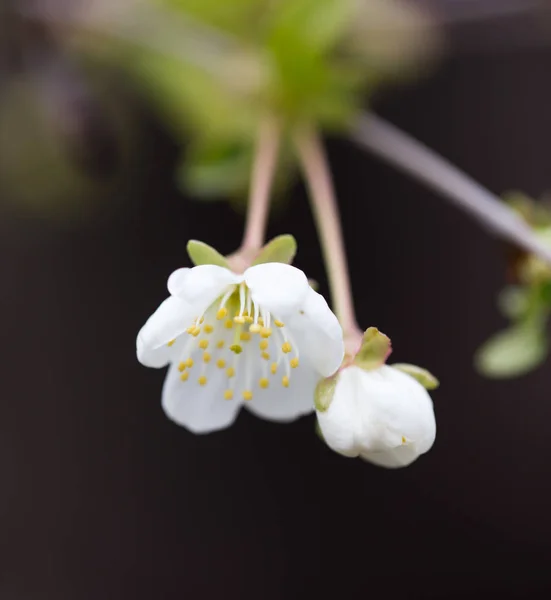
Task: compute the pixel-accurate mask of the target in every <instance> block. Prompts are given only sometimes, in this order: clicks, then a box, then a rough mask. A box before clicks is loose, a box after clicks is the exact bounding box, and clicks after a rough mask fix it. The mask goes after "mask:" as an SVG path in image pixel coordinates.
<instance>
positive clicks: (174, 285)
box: [166, 267, 191, 296]
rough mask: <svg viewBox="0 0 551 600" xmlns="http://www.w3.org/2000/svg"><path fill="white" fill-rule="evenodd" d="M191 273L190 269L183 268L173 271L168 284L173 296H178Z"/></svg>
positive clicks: (169, 291)
mask: <svg viewBox="0 0 551 600" xmlns="http://www.w3.org/2000/svg"><path fill="white" fill-rule="evenodd" d="M190 271H191V269H189V268H188V267H183V268H181V269H176V271H173V272H172V273H171V274H170V276H169V278H168V281H167V282H166V287H167V288H168V293H169V294H170V295H171V296H177V295H178V293H179V292H180V291H181V290H182V289H183V288H184V286H185V282H186V278H187V275H188V273H189V272H190Z"/></svg>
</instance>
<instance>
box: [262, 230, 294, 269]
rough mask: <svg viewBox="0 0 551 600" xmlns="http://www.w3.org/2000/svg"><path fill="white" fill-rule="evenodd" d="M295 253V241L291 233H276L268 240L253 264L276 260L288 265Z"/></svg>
mask: <svg viewBox="0 0 551 600" xmlns="http://www.w3.org/2000/svg"><path fill="white" fill-rule="evenodd" d="M296 253H297V242H296V240H295V238H294V237H293V236H292V235H289V234H285V235H278V236H277V237H275V238H274V239H273V240H270V241H269V242H268V243H267V244H266V245H265V246H264V247H263V248H262V250H260V253H259V254H258V256H257V257H256V259H255V260H254V262H253V265H261V264H264V263H271V262H278V263H285V264H287V265H290V264H291V263H292V262H293V259H294V258H295V254H296Z"/></svg>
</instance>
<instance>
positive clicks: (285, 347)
mask: <svg viewBox="0 0 551 600" xmlns="http://www.w3.org/2000/svg"><path fill="white" fill-rule="evenodd" d="M291 350H292V348H291V344H289V342H285V343H284V344H283V345H282V346H281V351H282V352H285V354H289V352H291Z"/></svg>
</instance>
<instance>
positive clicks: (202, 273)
mask: <svg viewBox="0 0 551 600" xmlns="http://www.w3.org/2000/svg"><path fill="white" fill-rule="evenodd" d="M179 271H181V269H178V270H177V271H175V272H174V273H172V275H171V276H170V277H169V284H170V287H171V288H172V289H173V292H172V293H173V294H174V295H175V296H178V298H181V299H182V300H184V301H186V302H188V303H189V304H194V305H196V304H197V303H201V304H203V305H204V306H210V304H212V303H213V302H214V301H215V300H216V298H218V297H219V296H221V295H222V294H223V293H224V291H225V290H226V289H227V287H228V286H230V285H232V284H236V283H239V282H240V281H241V279H242V278H241V277H239V276H238V275H235V274H234V273H232V272H231V271H229V270H228V269H225V268H224V267H218V266H216V265H200V266H198V267H193V269H189V270H188V271H187V272H186V273H179Z"/></svg>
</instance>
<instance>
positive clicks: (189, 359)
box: [185, 358, 193, 369]
mask: <svg viewBox="0 0 551 600" xmlns="http://www.w3.org/2000/svg"><path fill="white" fill-rule="evenodd" d="M185 362H186V367H187V368H188V369H191V367H193V359H192V358H188V359H187V360H186V361H185Z"/></svg>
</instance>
